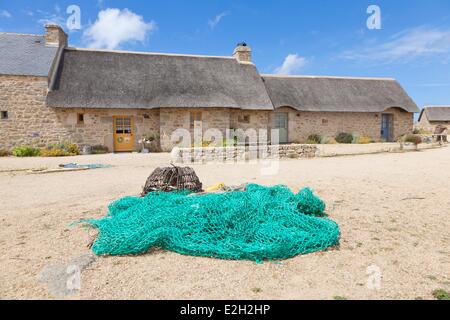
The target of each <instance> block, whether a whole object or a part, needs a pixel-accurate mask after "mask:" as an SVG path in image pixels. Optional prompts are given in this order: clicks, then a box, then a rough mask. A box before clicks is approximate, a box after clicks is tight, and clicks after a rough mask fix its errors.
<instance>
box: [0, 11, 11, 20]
mask: <svg viewBox="0 0 450 320" xmlns="http://www.w3.org/2000/svg"><path fill="white" fill-rule="evenodd" d="M0 17H2V18H11V17H12V14H11V13H9V12H8V11H6V10H0Z"/></svg>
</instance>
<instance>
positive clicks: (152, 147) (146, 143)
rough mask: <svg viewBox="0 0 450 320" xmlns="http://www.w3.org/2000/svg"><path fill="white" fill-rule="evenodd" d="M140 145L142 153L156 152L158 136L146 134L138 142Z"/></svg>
mask: <svg viewBox="0 0 450 320" xmlns="http://www.w3.org/2000/svg"><path fill="white" fill-rule="evenodd" d="M139 143H140V144H141V145H142V150H141V152H142V153H149V152H157V151H158V150H159V134H157V133H146V134H144V135H143V136H142V138H141V139H140V140H139Z"/></svg>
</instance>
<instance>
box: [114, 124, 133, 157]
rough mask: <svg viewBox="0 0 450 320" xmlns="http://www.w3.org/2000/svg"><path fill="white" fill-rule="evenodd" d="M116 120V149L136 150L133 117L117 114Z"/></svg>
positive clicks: (117, 150) (118, 150)
mask: <svg viewBox="0 0 450 320" xmlns="http://www.w3.org/2000/svg"><path fill="white" fill-rule="evenodd" d="M113 121H114V151H116V152H122V151H133V150H134V128H133V117H131V116H115V117H113Z"/></svg>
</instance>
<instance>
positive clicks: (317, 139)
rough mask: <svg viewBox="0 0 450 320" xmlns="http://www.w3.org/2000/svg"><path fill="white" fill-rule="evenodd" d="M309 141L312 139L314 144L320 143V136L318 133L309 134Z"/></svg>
mask: <svg viewBox="0 0 450 320" xmlns="http://www.w3.org/2000/svg"><path fill="white" fill-rule="evenodd" d="M308 140H309V141H314V142H315V143H316V144H320V143H321V142H322V136H321V135H320V134H316V133H315V134H311V135H309V137H308Z"/></svg>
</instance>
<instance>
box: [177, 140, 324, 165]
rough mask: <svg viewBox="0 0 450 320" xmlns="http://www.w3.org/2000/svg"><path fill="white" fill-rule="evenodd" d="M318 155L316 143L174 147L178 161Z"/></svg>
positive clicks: (285, 157) (310, 156)
mask: <svg viewBox="0 0 450 320" xmlns="http://www.w3.org/2000/svg"><path fill="white" fill-rule="evenodd" d="M317 155H318V148H317V146H315V145H301V144H290V145H274V146H269V145H262V146H237V147H225V148H224V147H212V148H174V149H173V151H172V159H173V160H174V162H176V163H193V162H196V163H206V162H237V161H250V160H257V159H278V158H279V159H299V158H313V157H315V156H317Z"/></svg>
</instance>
